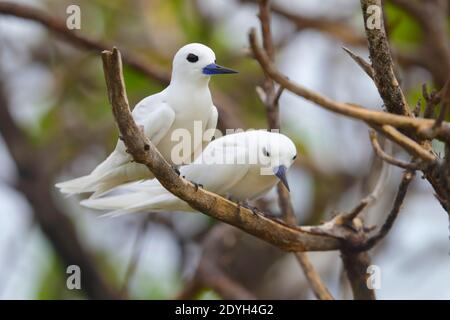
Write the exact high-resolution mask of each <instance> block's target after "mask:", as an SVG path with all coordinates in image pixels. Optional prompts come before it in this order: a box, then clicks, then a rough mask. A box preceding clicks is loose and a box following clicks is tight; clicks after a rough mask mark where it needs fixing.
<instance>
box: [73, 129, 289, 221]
mask: <svg viewBox="0 0 450 320" xmlns="http://www.w3.org/2000/svg"><path fill="white" fill-rule="evenodd" d="M296 156H297V151H296V148H295V145H294V143H293V142H292V141H291V140H290V139H289V138H288V137H286V136H285V135H282V134H279V133H273V132H267V131H247V132H240V133H234V134H230V135H227V136H224V137H221V138H218V139H216V140H214V141H212V142H211V143H210V144H209V145H208V146H207V147H206V148H205V150H204V151H203V153H202V154H201V155H200V156H199V157H198V158H197V159H196V160H195V161H194V162H193V163H191V164H188V165H185V166H181V167H180V174H181V176H183V177H184V178H185V179H187V180H189V181H191V182H194V183H196V184H198V185H200V186H201V187H202V188H204V189H206V190H209V191H211V192H214V193H217V194H219V195H222V196H224V197H228V198H229V199H232V200H235V201H247V200H254V199H257V198H259V197H261V196H263V195H264V194H266V193H267V192H268V191H269V190H270V189H271V188H272V187H273V186H275V185H276V184H277V182H278V181H282V183H283V184H284V185H285V186H286V187H287V188H288V189H289V186H288V183H287V179H286V171H287V170H288V169H289V167H290V166H291V165H292V163H293V162H294V160H295V158H296ZM81 204H82V205H83V206H85V207H88V208H92V209H97V210H107V211H109V212H110V213H109V215H120V214H125V213H134V212H145V211H147V212H149V211H150V212H160V211H187V212H192V211H195V210H194V209H193V208H191V207H190V206H189V205H188V204H187V203H186V202H184V201H183V200H181V199H179V198H177V197H176V196H174V195H173V194H171V193H170V192H169V191H167V190H166V189H165V188H164V187H163V186H162V185H161V184H160V183H159V182H158V180H157V179H151V180H143V181H139V182H132V183H129V184H127V185H124V186H120V187H118V188H115V189H113V190H112V191H111V192H110V193H108V194H106V195H105V196H104V197H101V198H96V199H92V198H91V199H87V200H83V201H81Z"/></svg>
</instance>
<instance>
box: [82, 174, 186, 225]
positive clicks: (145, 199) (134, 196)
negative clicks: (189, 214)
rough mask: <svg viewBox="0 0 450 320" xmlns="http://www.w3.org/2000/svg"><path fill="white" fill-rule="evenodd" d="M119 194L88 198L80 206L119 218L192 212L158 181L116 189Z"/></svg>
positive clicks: (132, 184)
mask: <svg viewBox="0 0 450 320" xmlns="http://www.w3.org/2000/svg"><path fill="white" fill-rule="evenodd" d="M117 192H119V193H120V192H122V193H121V194H117V195H111V196H108V195H106V196H103V197H101V198H92V197H91V198H89V199H86V200H83V201H81V202H80V203H81V205H82V206H84V207H87V208H91V209H96V210H105V211H108V213H107V214H105V215H103V216H108V217H111V216H119V215H123V214H128V213H136V212H145V211H152V212H161V211H192V209H190V207H189V205H187V204H186V203H185V202H184V201H182V200H180V199H178V198H177V197H175V196H174V195H173V194H171V193H170V192H169V191H167V190H166V189H164V187H162V186H161V185H160V184H159V182H158V180H156V179H153V180H149V181H145V182H138V183H131V184H129V185H127V186H126V187H121V188H118V189H117Z"/></svg>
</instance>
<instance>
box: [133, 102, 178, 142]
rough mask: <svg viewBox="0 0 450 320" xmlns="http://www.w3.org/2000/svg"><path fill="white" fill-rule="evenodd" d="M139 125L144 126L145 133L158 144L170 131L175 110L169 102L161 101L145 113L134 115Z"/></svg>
mask: <svg viewBox="0 0 450 320" xmlns="http://www.w3.org/2000/svg"><path fill="white" fill-rule="evenodd" d="M134 120H135V121H136V123H137V125H139V126H142V127H143V129H144V134H145V136H146V137H147V138H149V139H150V141H151V142H152V143H153V144H154V145H155V146H157V145H158V144H159V142H160V141H161V139H162V138H163V137H164V136H165V135H166V134H167V133H168V132H169V129H170V127H171V126H172V124H173V122H174V120H175V111H173V109H172V108H170V106H169V105H168V104H167V103H164V102H161V103H160V104H159V105H157V106H156V107H153V108H152V110H151V111H150V112H149V113H148V114H145V115H142V114H140V115H139V116H134Z"/></svg>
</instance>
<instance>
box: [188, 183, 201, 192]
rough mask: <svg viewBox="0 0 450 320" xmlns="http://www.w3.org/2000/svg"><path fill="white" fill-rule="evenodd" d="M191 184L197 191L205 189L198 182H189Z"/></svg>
mask: <svg viewBox="0 0 450 320" xmlns="http://www.w3.org/2000/svg"><path fill="white" fill-rule="evenodd" d="M189 182H190V183H192V184H193V185H194V187H195V191H198V188H199V187H200V188H202V189H203V185H202V184H201V183H197V182H194V181H189Z"/></svg>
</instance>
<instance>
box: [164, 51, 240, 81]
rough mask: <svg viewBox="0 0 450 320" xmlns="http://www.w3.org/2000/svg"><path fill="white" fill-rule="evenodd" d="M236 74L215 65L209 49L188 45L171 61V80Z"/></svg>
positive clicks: (213, 56) (214, 57) (212, 54)
mask: <svg viewBox="0 0 450 320" xmlns="http://www.w3.org/2000/svg"><path fill="white" fill-rule="evenodd" d="M228 73H237V71H234V70H231V69H228V68H225V67H222V66H219V65H218V64H216V55H215V54H214V51H212V50H211V49H210V48H209V47H207V46H205V45H203V44H200V43H190V44H187V45H185V46H184V47H182V48H181V49H180V50H178V52H177V53H176V54H175V57H174V59H173V70H172V78H173V79H174V78H175V79H177V78H182V79H186V80H190V81H192V80H196V79H204V78H209V77H210V76H211V75H216V74H228Z"/></svg>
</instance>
